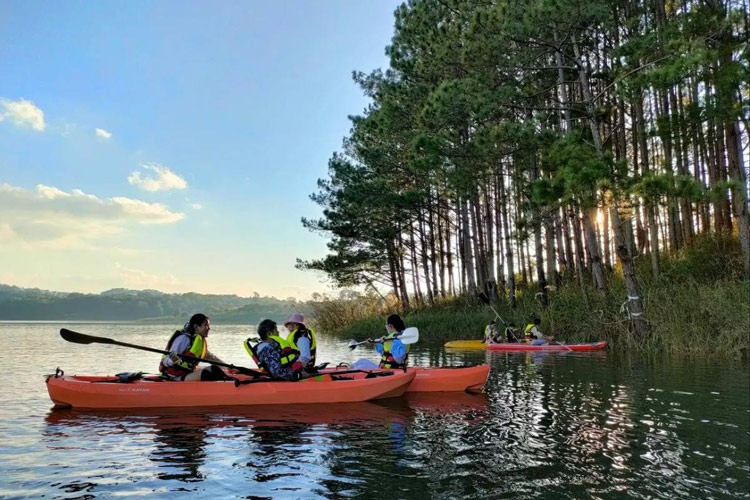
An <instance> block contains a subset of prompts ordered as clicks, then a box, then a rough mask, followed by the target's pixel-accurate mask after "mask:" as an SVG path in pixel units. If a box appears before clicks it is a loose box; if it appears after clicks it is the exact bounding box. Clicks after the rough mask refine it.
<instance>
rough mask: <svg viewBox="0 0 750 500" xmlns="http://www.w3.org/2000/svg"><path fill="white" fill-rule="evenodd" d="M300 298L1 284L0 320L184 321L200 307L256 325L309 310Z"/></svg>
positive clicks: (224, 319)
mask: <svg viewBox="0 0 750 500" xmlns="http://www.w3.org/2000/svg"><path fill="white" fill-rule="evenodd" d="M308 309H309V307H308V304H307V303H305V302H298V301H291V300H279V299H277V298H275V297H260V296H257V295H256V296H255V297H240V296H238V295H204V294H200V293H192V292H190V293H179V294H178V293H163V292H159V291H157V290H129V289H125V288H114V289H112V290H107V291H105V292H102V293H98V294H93V293H75V292H74V293H66V292H52V291H49V290H40V289H38V288H20V287H16V286H9V285H3V284H0V320H69V321H73V320H79V321H146V320H148V321H155V322H164V323H175V322H177V323H183V322H185V321H187V319H188V318H189V317H190V315H192V314H194V313H196V312H203V313H206V314H208V315H209V316H210V317H211V320H212V321H213V322H214V323H224V324H227V323H247V324H255V323H257V322H258V321H259V320H261V319H263V318H271V319H274V320H276V321H281V320H283V319H284V318H285V317H286V316H288V315H289V314H291V313H293V312H301V313H303V314H304V313H307V312H308Z"/></svg>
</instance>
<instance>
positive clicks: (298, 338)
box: [284, 314, 318, 373]
mask: <svg viewBox="0 0 750 500" xmlns="http://www.w3.org/2000/svg"><path fill="white" fill-rule="evenodd" d="M284 327H285V328H286V329H287V330H288V331H289V334H288V335H287V336H286V341H287V342H288V343H289V345H290V346H291V347H292V349H295V350H297V351H299V362H300V363H302V366H304V367H305V370H306V371H307V372H308V373H312V372H315V357H316V356H315V355H316V351H317V347H318V340H317V338H316V337H315V330H314V329H312V328H308V327H307V326H306V325H305V317H304V316H303V315H301V314H292V315H291V316H289V317H288V318H287V320H286V321H284Z"/></svg>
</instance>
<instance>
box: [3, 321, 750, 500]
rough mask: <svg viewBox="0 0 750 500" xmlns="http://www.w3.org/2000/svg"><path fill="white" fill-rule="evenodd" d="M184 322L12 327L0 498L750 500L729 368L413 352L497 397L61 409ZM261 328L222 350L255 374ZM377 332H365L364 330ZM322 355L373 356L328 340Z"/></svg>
mask: <svg viewBox="0 0 750 500" xmlns="http://www.w3.org/2000/svg"><path fill="white" fill-rule="evenodd" d="M61 326H65V327H68V328H71V329H73V330H76V331H80V332H82V333H89V334H92V335H101V336H105V337H111V338H116V339H118V340H121V341H124V342H129V343H133V344H140V345H146V346H150V347H156V348H163V345H164V343H165V342H166V339H167V337H168V336H169V333H170V331H169V330H170V329H169V328H166V327H164V326H150V325H118V324H66V325H60V324H50V323H46V324H40V323H37V324H30V323H26V324H25V323H0V340H2V343H3V345H4V346H5V356H4V359H5V365H4V367H3V369H2V370H1V371H0V383H1V384H2V387H3V395H2V398H0V498H2V499H12V498H52V499H94V498H97V499H104V498H125V497H127V498H155V499H167V498H169V499H173V498H196V499H197V498H212V499H220V498H238V499H240V498H242V499H262V498H404V499H406V498H409V499H423V498H444V499H452V498H749V497H750V465H749V463H748V462H749V460H750V381H749V375H748V368H747V366H745V365H743V364H739V363H737V364H735V363H732V362H696V361H690V362H688V361H682V360H645V359H633V358H630V359H626V358H622V357H617V356H614V355H612V354H611V353H609V354H608V353H588V354H587V353H563V354H526V353H521V354H503V353H485V352H470V351H464V352H461V351H456V352H446V351H445V350H443V349H442V348H438V347H429V346H424V345H419V344H418V345H416V346H414V348H413V349H412V356H413V364H418V365H426V366H429V365H460V364H464V363H476V362H488V363H490V364H491V365H492V371H491V373H490V380H489V384H488V386H487V388H486V394H485V395H479V396H472V395H469V394H439V395H423V396H419V397H412V398H406V399H405V398H400V399H392V400H388V401H384V402H378V403H361V404H347V405H326V406H310V405H308V406H305V405H300V406H297V407H294V406H282V407H262V408H249V409H241V410H238V409H226V408H212V409H204V410H198V411H190V410H188V411H185V410H181V411H158V412H157V411H140V412H138V413H124V412H111V411H110V412H75V411H69V410H62V411H59V410H56V411H52V410H51V408H52V404H51V402H50V400H49V398H48V396H47V392H46V388H45V384H44V379H43V378H42V375H43V374H46V373H52V372H54V370H55V368H56V367H58V366H59V367H60V368H62V369H64V370H65V372H66V373H67V374H76V373H78V374H111V373H117V372H122V371H150V372H155V371H156V367H157V365H158V361H159V356H158V355H155V354H151V353H147V352H142V351H137V350H132V349H126V348H121V347H115V346H107V345H102V344H91V345H78V344H71V343H68V342H65V341H64V340H63V339H62V338H60V336H59V335H58V333H57V332H58V330H59V328H60V327H61ZM247 334H248V331H247V329H246V327H241V326H216V327H215V328H213V329H212V330H211V334H210V336H209V341H210V345H211V350H212V351H214V352H215V353H217V354H218V355H220V356H221V357H222V358H223V359H224V360H226V361H229V362H233V363H235V364H239V365H244V366H253V365H252V362H251V361H250V358H249V357H248V356H247V355H246V354H245V352H244V349H243V348H242V346H241V342H242V340H243V339H244V338H245V337H246V336H247ZM363 336H364V335H363ZM318 352H319V355H318V356H319V361H335V362H339V361H348V362H351V361H353V360H355V359H357V358H359V357H369V358H371V359H376V357H375V356H374V355H373V352H372V351H371V350H369V349H362V350H359V349H358V350H357V351H355V352H350V351H349V349H348V348H347V347H346V343H345V342H342V341H340V340H336V339H333V338H326V337H325V335H321V336H320V339H319V347H318Z"/></svg>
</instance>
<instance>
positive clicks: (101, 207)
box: [0, 184, 185, 246]
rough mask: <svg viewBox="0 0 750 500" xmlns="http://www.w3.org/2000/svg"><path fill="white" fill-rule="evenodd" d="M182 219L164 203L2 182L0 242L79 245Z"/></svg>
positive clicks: (0, 191)
mask: <svg viewBox="0 0 750 500" xmlns="http://www.w3.org/2000/svg"><path fill="white" fill-rule="evenodd" d="M184 217H185V216H184V214H182V213H179V212H172V211H170V210H169V209H168V208H167V207H166V206H164V205H162V204H160V203H148V202H145V201H141V200H135V199H131V198H125V197H114V198H99V197H97V196H95V195H92V194H87V193H84V192H83V191H81V190H80V189H73V190H72V191H70V192H65V191H63V190H61V189H58V188H56V187H53V186H45V185H43V184H39V185H38V186H37V187H36V189H35V190H27V189H24V188H20V187H16V186H11V185H9V184H0V220H1V221H3V224H2V225H0V241H3V240H4V241H6V242H7V241H9V240H11V239H18V240H20V241H16V243H17V244H22V243H24V242H25V243H32V244H34V245H49V246H76V245H77V244H80V243H82V242H83V241H91V240H95V239H97V238H101V237H104V236H107V235H112V234H119V233H122V232H124V231H125V230H126V228H127V227H129V226H133V225H149V224H171V223H174V222H177V221H179V220H181V219H183V218H184Z"/></svg>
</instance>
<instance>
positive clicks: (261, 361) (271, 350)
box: [245, 319, 307, 380]
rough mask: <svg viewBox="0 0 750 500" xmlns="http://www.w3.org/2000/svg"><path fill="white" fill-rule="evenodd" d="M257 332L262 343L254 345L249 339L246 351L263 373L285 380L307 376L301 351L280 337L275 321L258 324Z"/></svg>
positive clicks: (266, 320)
mask: <svg viewBox="0 0 750 500" xmlns="http://www.w3.org/2000/svg"><path fill="white" fill-rule="evenodd" d="M257 330H258V336H259V337H260V342H258V343H257V344H256V345H253V343H252V342H251V341H252V339H247V340H246V341H245V349H246V350H247V351H248V353H249V354H250V355H251V356H252V357H253V360H254V361H255V364H256V365H258V368H260V369H261V371H264V372H266V373H268V374H269V375H271V376H273V377H276V378H282V379H284V380H299V379H301V378H305V377H306V376H307V374H306V373H305V371H304V370H303V366H302V363H300V361H299V351H298V350H297V349H294V348H293V347H292V346H291V345H290V344H289V342H287V341H286V340H284V339H283V338H281V337H280V336H279V330H278V328H277V326H276V322H275V321H273V320H270V319H264V320H263V321H261V322H260V323H258V329H257Z"/></svg>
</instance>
